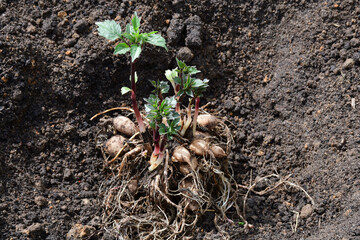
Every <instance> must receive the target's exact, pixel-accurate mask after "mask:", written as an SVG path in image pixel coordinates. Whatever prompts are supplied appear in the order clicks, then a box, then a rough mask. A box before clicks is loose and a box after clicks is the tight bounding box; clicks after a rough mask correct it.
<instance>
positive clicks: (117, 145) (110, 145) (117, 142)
mask: <svg viewBox="0 0 360 240" xmlns="http://www.w3.org/2000/svg"><path fill="white" fill-rule="evenodd" d="M125 140H126V139H125V138H124V137H123V136H120V135H116V136H112V137H111V138H110V139H109V140H107V142H106V144H105V151H106V152H107V153H108V154H110V155H111V156H113V157H115V156H116V154H117V153H118V152H119V151H120V150H121V149H122V148H123V146H124V142H125Z"/></svg>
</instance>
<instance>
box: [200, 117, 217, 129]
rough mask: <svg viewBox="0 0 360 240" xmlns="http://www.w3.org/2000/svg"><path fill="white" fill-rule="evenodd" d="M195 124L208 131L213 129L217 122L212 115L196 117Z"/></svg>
mask: <svg viewBox="0 0 360 240" xmlns="http://www.w3.org/2000/svg"><path fill="white" fill-rule="evenodd" d="M197 123H198V124H199V125H200V126H202V127H206V128H208V129H213V128H215V127H216V125H217V124H218V120H217V118H216V117H214V116H213V115H210V114H202V115H199V116H198V118H197Z"/></svg>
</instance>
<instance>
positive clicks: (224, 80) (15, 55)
mask: <svg viewBox="0 0 360 240" xmlns="http://www.w3.org/2000/svg"><path fill="white" fill-rule="evenodd" d="M134 11H137V13H138V15H139V16H140V17H141V18H142V24H143V30H144V31H150V30H159V32H160V33H161V34H162V35H163V36H164V37H165V38H166V39H167V41H168V47H169V51H168V52H165V51H164V50H162V49H160V48H154V47H148V48H147V49H145V50H144V51H143V53H142V56H141V58H140V60H139V61H138V64H137V72H138V75H139V79H140V81H144V82H146V81H147V80H156V79H163V80H164V79H165V78H164V71H165V70H166V69H172V68H174V67H175V64H176V63H175V60H174V57H175V56H178V57H180V58H182V59H186V60H187V63H188V64H190V65H196V66H197V67H198V68H199V69H200V70H201V71H202V74H201V75H202V76H201V77H206V78H208V79H210V85H211V87H210V89H209V90H208V91H207V92H206V94H205V97H204V98H203V99H202V104H203V105H204V104H208V105H207V107H206V109H207V110H208V111H210V112H214V113H217V114H218V115H219V116H221V117H223V118H224V119H227V120H228V122H229V126H230V127H231V129H232V131H233V133H234V136H235V142H236V143H235V144H234V145H233V148H232V150H233V153H232V154H231V156H230V157H231V161H232V163H233V166H234V169H235V173H236V174H235V179H236V180H237V182H238V183H239V184H242V185H246V186H249V185H250V183H251V182H254V181H255V179H259V178H261V177H264V176H266V175H269V174H278V175H280V176H281V177H286V176H288V175H289V174H291V176H290V177H289V178H288V180H289V181H291V182H292V183H295V184H298V185H299V186H301V187H302V188H303V189H304V190H305V191H306V192H307V193H308V194H309V195H310V196H311V197H312V198H313V200H314V203H315V204H312V203H311V201H310V200H309V198H308V197H307V196H306V194H305V193H304V192H303V191H301V190H299V189H296V188H294V187H289V186H280V187H279V188H277V189H275V190H274V191H270V192H268V193H266V194H263V195H258V194H255V193H250V194H249V196H248V199H247V207H246V219H247V220H248V221H249V223H251V224H252V225H254V228H253V229H251V230H250V231H244V229H243V227H241V226H240V225H239V226H235V227H234V228H233V229H232V230H231V231H230V232H229V233H230V235H231V238H232V239H343V240H345V239H360V214H359V206H360V178H359V176H360V168H359V167H360V161H359V160H360V159H359V156H360V148H359V144H360V114H359V109H360V106H359V102H360V98H359V93H360V80H359V78H360V68H359V65H360V28H359V24H360V5H359V2H358V1H357V0H343V1H332V0H326V1H305V0H291V1H285V0H282V1H280V0H278V1H267V0H257V1H235V0H229V1H222V0H207V1H184V0H172V1H163V0H159V1H156V0H155V1H154V0H139V1H122V2H121V1H113V0H112V1H105V0H94V1H92V0H79V1H75V0H51V1H50V0H49V1H45V0H26V1H25V0H19V1H12V0H0V63H1V64H0V95H1V97H0V141H1V144H0V213H1V214H0V238H1V239H26V238H31V239H64V238H65V237H66V235H68V239H74V238H73V237H70V235H71V234H75V235H76V228H77V230H78V232H81V231H82V233H83V235H82V236H83V238H84V239H108V238H107V234H106V231H105V230H104V229H103V228H102V222H101V218H102V214H103V207H102V201H103V199H102V196H101V195H99V188H100V185H101V184H102V182H103V181H104V180H106V178H107V175H106V174H105V172H104V171H103V162H104V160H103V157H102V155H101V152H100V151H99V150H98V149H96V147H95V141H94V139H95V136H96V134H97V132H98V131H99V128H100V121H98V120H95V121H90V118H91V116H93V115H94V114H96V113H98V112H101V111H103V110H106V109H108V108H111V107H117V106H129V105H130V101H129V99H128V98H127V96H125V97H123V96H121V94H120V88H121V87H122V86H124V85H127V86H128V84H129V82H128V79H129V64H128V62H127V58H126V57H125V56H121V57H119V56H113V55H112V51H113V50H112V47H113V44H112V43H109V42H107V41H105V40H104V39H103V38H102V37H100V36H98V35H97V32H96V27H95V22H97V21H103V20H106V19H116V20H117V21H118V22H119V23H121V24H122V27H123V28H124V24H125V23H126V22H128V21H129V19H130V17H131V14H132V13H133V12H134ZM138 89H139V94H138V95H139V99H143V98H144V97H147V96H148V94H149V93H150V91H151V88H150V87H149V84H143V85H142V84H138ZM112 115H115V114H112ZM272 180H273V181H276V179H272ZM267 184H268V182H264V181H263V182H260V183H259V184H258V185H257V186H256V188H255V190H257V191H261V190H264V189H265V188H266V187H267V186H268V185H267ZM244 193H246V191H244ZM242 200H243V199H239V203H241V204H242ZM234 220H236V219H234ZM210 221H211V220H210V218H204V220H203V222H202V223H201V224H200V225H199V227H198V229H195V231H194V238H196V236H199V239H200V236H204V234H205V233H206V234H205V235H206V237H208V239H222V237H221V235H219V233H218V232H217V231H216V229H215V228H214V227H213V225H212V224H211V222H210ZM76 224H77V225H76ZM78 235H79V234H78ZM201 238H202V237H201Z"/></svg>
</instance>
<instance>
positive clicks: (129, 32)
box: [125, 23, 134, 34]
mask: <svg viewBox="0 0 360 240" xmlns="http://www.w3.org/2000/svg"><path fill="white" fill-rule="evenodd" d="M125 32H126V33H127V34H132V33H134V27H133V26H131V24H129V23H128V24H126V29H125Z"/></svg>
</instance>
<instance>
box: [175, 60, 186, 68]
mask: <svg viewBox="0 0 360 240" xmlns="http://www.w3.org/2000/svg"><path fill="white" fill-rule="evenodd" d="M176 62H177V65H178V66H179V68H180V69H184V68H185V67H186V64H185V63H184V62H183V61H180V60H179V59H177V58H176Z"/></svg>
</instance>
